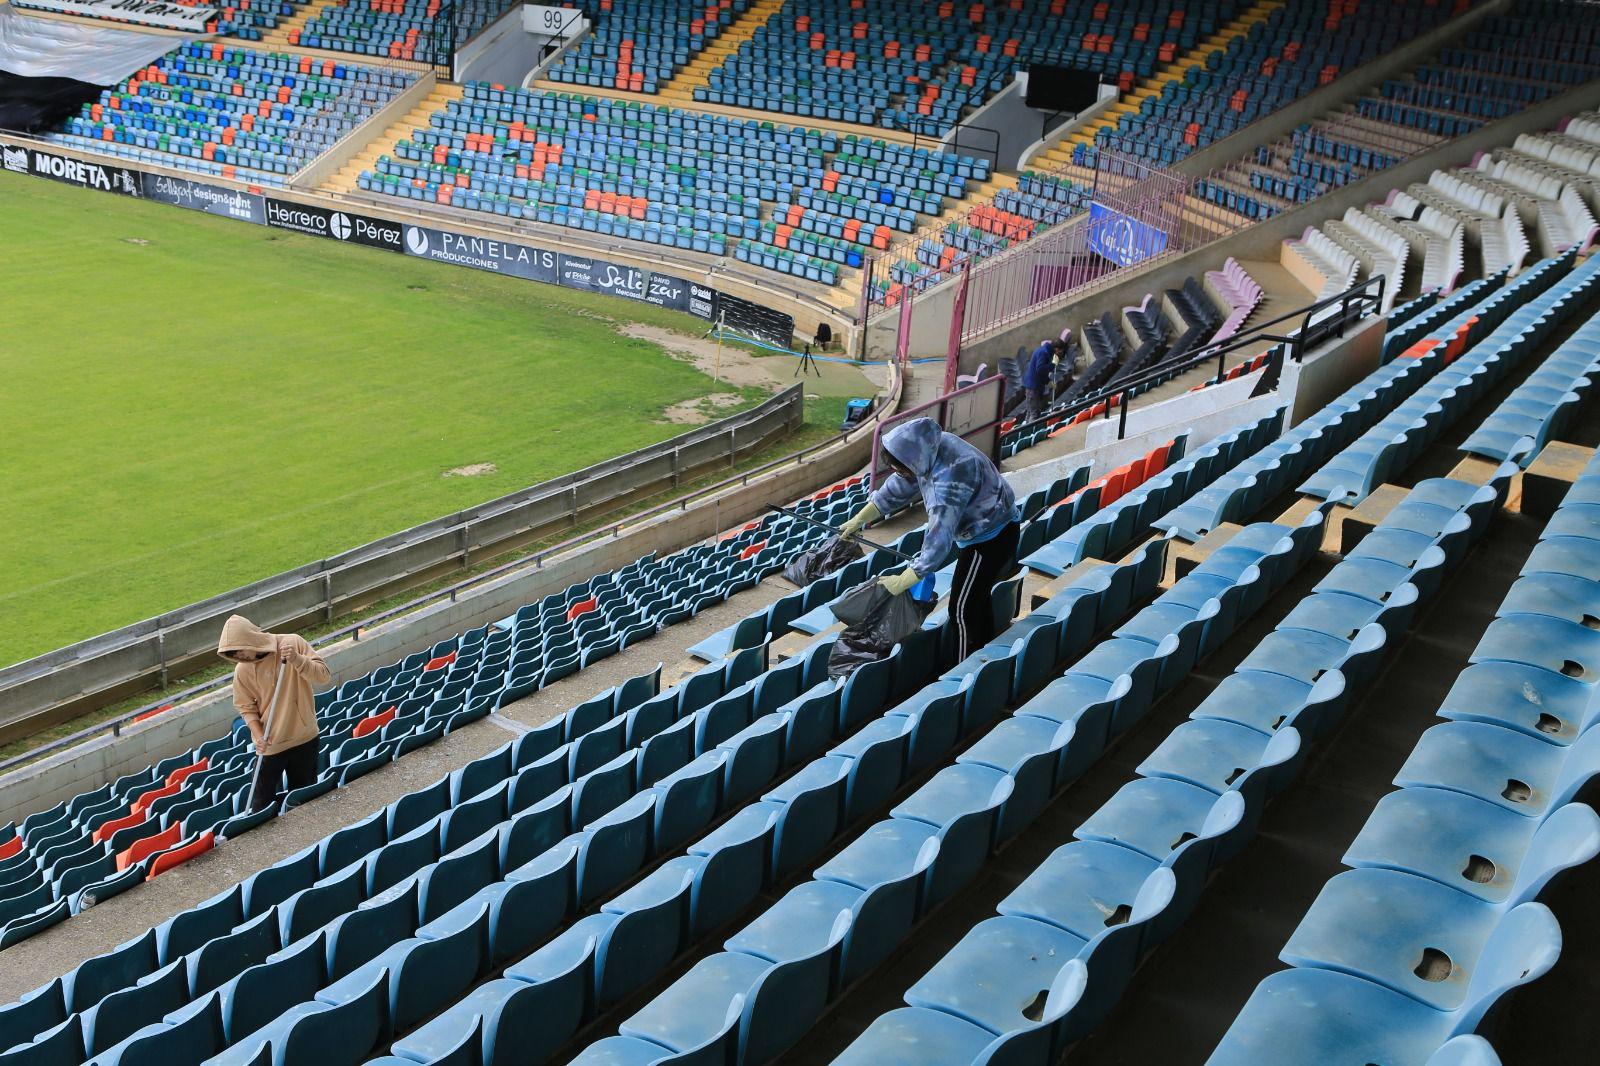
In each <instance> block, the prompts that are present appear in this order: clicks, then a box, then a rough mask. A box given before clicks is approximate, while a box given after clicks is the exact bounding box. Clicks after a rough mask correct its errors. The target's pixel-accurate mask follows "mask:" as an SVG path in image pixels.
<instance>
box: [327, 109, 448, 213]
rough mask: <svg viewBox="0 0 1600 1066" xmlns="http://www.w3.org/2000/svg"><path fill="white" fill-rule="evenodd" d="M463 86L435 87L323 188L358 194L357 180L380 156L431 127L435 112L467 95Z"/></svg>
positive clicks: (369, 143)
mask: <svg viewBox="0 0 1600 1066" xmlns="http://www.w3.org/2000/svg"><path fill="white" fill-rule="evenodd" d="M465 91H466V90H465V89H463V88H462V87H461V86H460V85H456V84H455V83H453V82H440V83H439V84H438V85H436V86H434V89H433V92H431V93H429V94H428V95H427V96H426V97H425V98H424V99H423V100H422V102H421V103H419V104H418V105H417V106H416V107H414V108H412V109H411V110H410V111H409V112H407V113H406V115H405V117H404V118H402V119H400V120H399V121H398V122H396V123H394V124H393V125H391V126H390V127H389V128H388V129H386V130H384V131H383V133H382V134H381V135H379V136H378V137H375V138H373V139H372V140H371V141H369V142H368V143H367V146H366V147H365V148H363V149H362V150H361V151H360V152H358V153H357V154H356V155H355V156H353V157H352V158H351V160H350V161H349V162H348V163H346V164H345V165H344V167H343V168H341V169H340V171H339V172H338V173H337V174H335V175H334V176H333V177H331V178H329V179H328V180H327V181H325V182H323V183H322V188H324V189H326V190H328V191H329V192H340V193H351V192H355V191H356V179H357V178H359V177H360V176H361V172H362V171H363V170H371V169H372V167H373V166H374V165H375V164H376V163H377V162H378V157H379V156H382V155H387V154H389V153H391V152H393V151H394V146H395V144H396V143H398V142H399V141H400V139H401V138H403V137H409V136H410V135H411V131H412V130H415V129H420V128H422V127H424V126H426V125H427V124H428V121H429V119H430V118H432V116H433V113H434V112H435V111H442V110H444V108H445V106H446V105H447V104H449V103H450V101H452V100H459V99H461V97H462V95H463V94H464V93H465Z"/></svg>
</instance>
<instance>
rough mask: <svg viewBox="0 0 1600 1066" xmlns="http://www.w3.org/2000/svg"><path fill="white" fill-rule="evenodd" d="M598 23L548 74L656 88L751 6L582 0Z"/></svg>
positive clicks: (741, 0)
mask: <svg viewBox="0 0 1600 1066" xmlns="http://www.w3.org/2000/svg"><path fill="white" fill-rule="evenodd" d="M565 6H572V7H576V8H577V9H578V10H580V11H582V12H583V13H584V14H585V15H586V16H587V17H588V18H589V20H590V22H591V24H592V25H593V27H594V29H593V30H592V32H591V33H590V34H589V35H588V36H586V37H584V38H583V40H581V41H579V42H578V44H577V45H576V46H575V47H573V48H571V49H569V50H568V51H567V52H566V53H565V54H564V55H563V56H562V57H561V61H560V62H559V63H557V64H556V65H555V66H554V67H552V68H551V69H550V72H549V73H548V74H547V75H546V77H548V78H549V79H550V80H551V81H559V82H565V83H567V84H570V85H579V86H590V87H605V88H608V89H609V88H616V89H625V90H628V91H630V92H636V93H654V92H656V91H657V90H658V89H659V88H660V87H661V86H662V85H664V84H666V83H667V82H668V81H670V80H671V79H672V77H673V76H674V75H675V74H677V73H678V71H680V70H682V69H683V68H684V67H685V66H686V65H688V63H689V62H690V61H691V60H693V59H694V58H695V57H696V56H698V55H700V54H701V53H702V52H703V51H704V50H705V49H706V46H707V45H709V44H710V43H711V42H712V41H714V40H716V39H717V36H718V35H719V34H720V33H721V32H722V31H723V30H725V29H727V28H728V26H729V25H731V24H732V23H733V22H734V21H735V20H737V19H738V18H739V16H740V15H742V14H743V13H744V12H745V11H747V10H749V8H750V6H751V5H750V0H715V2H713V3H709V4H708V3H703V2H701V0H648V2H647V3H617V2H614V0H582V2H581V3H577V4H570V5H565Z"/></svg>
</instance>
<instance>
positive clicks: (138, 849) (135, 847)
mask: <svg viewBox="0 0 1600 1066" xmlns="http://www.w3.org/2000/svg"><path fill="white" fill-rule="evenodd" d="M182 839H183V823H181V822H174V823H173V824H172V825H169V826H167V828H165V829H163V830H162V831H161V832H159V833H157V834H156V835H155V836H153V837H145V838H144V839H143V840H135V841H134V842H133V844H132V845H131V846H130V847H129V848H128V850H127V851H120V852H118V853H117V870H118V871H122V870H126V869H127V868H128V867H130V866H132V865H133V864H134V863H136V862H143V861H144V860H145V859H146V858H148V857H149V856H151V855H154V854H155V853H156V852H158V851H166V850H167V849H168V848H170V847H172V846H173V845H174V844H176V843H178V841H180V840H182Z"/></svg>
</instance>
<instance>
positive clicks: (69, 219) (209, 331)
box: [0, 174, 787, 664]
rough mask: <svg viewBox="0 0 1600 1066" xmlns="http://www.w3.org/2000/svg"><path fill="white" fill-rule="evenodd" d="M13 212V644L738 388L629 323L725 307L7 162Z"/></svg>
mask: <svg viewBox="0 0 1600 1066" xmlns="http://www.w3.org/2000/svg"><path fill="white" fill-rule="evenodd" d="M0 232H3V233H4V237H5V245H6V253H5V259H4V264H3V267H0V307H3V308H4V314H3V322H0V440H3V442H4V443H3V446H0V484H3V486H4V489H3V496H0V500H3V504H0V619H3V622H0V664H8V663H12V662H15V661H17V660H20V659H24V658H27V657H30V656H32V655H36V654H39V653H41V652H44V651H47V650H49V649H52V648H55V647H59V646H61V645H63V644H66V643H70V642H72V641H76V640H81V639H84V638H86V637H89V636H92V635H94V634H96V633H99V632H102V631H104V630H107V629H111V628H115V627H118V626H122V625H126V624H128V623H131V622H135V621H138V620H140V619H142V618H146V617H149V616H151V615H154V614H158V613H160V612H162V611H166V610H171V609H174V608H176V607H180V606H182V605H184V604H187V603H190V602H192V601H194V600H197V599H202V598H204V597H207V596H211V595H215V594H217V593H220V592H224V591H226V590H228V589H230V588H234V587H236V586H238V585H240V584H243V583H246V582H249V581H252V580H256V579H259V578H262V577H266V576H269V575H271V574H274V573H277V572H279V571H282V570H285V569H288V568H290V567H293V566H297V565H300V564H302V563H305V562H309V561H311V560H314V559H317V558H321V557H323V556H326V555H329V554H332V553H335V552H338V551H342V550H344V549H347V548H350V547H354V546H356V545H358V544H361V543H363V542H365V541H368V540H371V539H373V538H374V537H378V536H382V535H384V534H387V533H392V532H395V531H397V530H400V529H403V528H405V527H407V526H410V525H413V524H415V523H417V522H421V521H425V520H427V519H431V518H434V517H437V516H439V515H441V514H445V513H448V512H450V511H452V510H455V509H458V508H461V507H465V506H470V505H472V504H476V503H480V502H482V501H484V500H488V499H492V498H494V497H496V496H500V495H503V494H505V493H507V492H512V491H515V490H517V489H520V488H523V487H525V486H527V485H530V484H533V483H536V482H539V481H542V480H545V479H547V478H551V477H554V476H557V475H560V474H563V473H566V472H569V471H572V470H575V469H578V468H580V467H583V466H587V465H589V464H591V463H594V462H597V461H599V460H602V459H605V458H607V457H609V456H612V455H615V454H618V453H620V452H625V451H628V450H631V449H634V448H639V447H642V446H644V445H646V444H649V443H651V442H654V441H658V440H662V439H664V438H666V437H670V436H673V435H674V434H676V433H680V432H682V431H683V430H684V429H685V428H686V427H685V426H684V425H681V424H673V423H672V422H670V421H668V420H666V419H665V418H664V417H663V412H664V410H665V409H666V408H668V407H669V406H671V405H674V404H679V403H682V402H684V401H691V400H693V399H695V398H697V397H701V396H705V395H707V394H710V393H714V392H727V391H728V389H727V388H726V387H719V386H718V385H716V383H715V382H714V381H713V380H712V378H711V377H710V376H709V375H707V374H704V373H701V372H700V371H698V370H696V369H695V368H694V366H693V365H692V364H691V363H690V362H688V361H686V360H684V359H680V358H675V357H673V356H672V355H670V354H669V353H667V352H666V351H665V350H664V349H663V348H661V347H660V346H659V345H658V344H656V343H653V342H651V341H647V340H642V339H634V338H630V337H627V336H624V335H623V334H621V333H620V332H618V329H619V328H620V327H622V326H625V325H627V324H628V323H644V324H647V325H651V326H657V327H668V328H674V329H677V330H679V331H681V332H683V333H685V334H688V333H693V334H695V335H698V334H699V333H702V332H703V331H704V328H705V327H704V323H699V322H698V321H697V320H695V319H692V318H690V317H688V316H686V315H680V314H677V313H674V312H668V311H661V310H659V309H656V308H651V307H646V306H634V305H627V304H623V303H622V301H619V300H616V299H614V298H608V297H603V296H597V295H592V294H587V293H581V292H574V291H572V290H567V289H559V288H556V287H554V286H547V285H536V284H529V283H527V282H523V281H518V280H515V279H511V278H502V277H498V276H495V275H492V274H485V273H481V272H477V271H472V270H463V269H459V268H455V267H450V266H445V265H439V264H434V263H428V262H425V261H422V260H418V259H411V258H406V257H401V256H396V255H392V254H389V253H385V252H380V251H374V250H368V249H363V248H357V247H351V246H345V245H339V244H335V243H333V242H330V241H326V240H320V239H317V238H311V237H300V236H296V235H292V234H286V233H283V232H280V231H272V230H267V229H264V228H258V227H253V226H246V225H241V224H239V223H236V222H231V221H228V220H226V219H221V218H213V217H210V216H207V215H204V214H200V213H197V212H189V211H183V210H178V209H175V208H171V207H166V206H162V205H157V204H149V203H143V202H139V201H132V200H125V199H121V198H118V197H111V196H103V195H99V194H96V193H91V192H86V191H84V190H81V189H76V188H71V187H68V186H64V185H55V184H52V183H50V182H45V181H39V180H34V179H29V178H25V177H18V176H14V175H7V174H0ZM619 313H621V314H625V315H626V321H625V322H624V321H615V320H613V316H617V315H618V314H619ZM784 376H785V377H787V374H785V375H784ZM739 392H740V397H741V400H742V402H743V403H744V404H746V405H748V404H750V403H753V402H756V401H757V400H759V399H760V397H761V396H762V395H763V393H762V392H761V391H759V390H756V389H753V388H746V389H743V390H739ZM734 409H736V407H734V406H729V407H725V408H721V409H719V410H718V411H717V414H719V415H720V414H723V413H728V412H730V411H732V410H734ZM479 464H493V468H494V469H493V472H492V473H481V474H476V475H473V476H446V472H447V471H452V470H456V469H459V468H463V467H477V466H478V465H479Z"/></svg>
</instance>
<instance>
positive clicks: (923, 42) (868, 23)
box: [694, 0, 1241, 137]
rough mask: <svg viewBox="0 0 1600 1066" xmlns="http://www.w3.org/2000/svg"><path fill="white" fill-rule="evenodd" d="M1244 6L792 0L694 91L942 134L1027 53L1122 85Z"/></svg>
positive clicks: (701, 96)
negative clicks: (935, 3) (864, 3)
mask: <svg viewBox="0 0 1600 1066" xmlns="http://www.w3.org/2000/svg"><path fill="white" fill-rule="evenodd" d="M1240 6H1241V5H1239V4H1238V3H1236V2H1234V0H1204V2H1199V3H1187V4H1173V3H1170V2H1168V0H1141V2H1139V3H1133V4H1108V3H1095V4H1067V3H1064V2H1061V0H1056V2H1053V3H1049V4H1044V3H1032V4H1023V3H1009V4H989V5H981V4H979V5H966V6H963V5H959V4H954V3H948V4H941V5H938V6H937V7H933V8H930V7H929V6H928V5H923V4H915V3H878V4H874V5H872V6H871V7H870V8H868V7H866V6H865V5H862V4H858V3H854V2H851V0H827V2H824V3H817V2H814V0H805V2H800V0H790V2H788V3H785V4H784V5H783V6H782V7H781V8H780V9H779V10H778V11H777V12H776V13H774V14H772V15H771V16H770V17H769V18H768V19H767V20H766V22H765V23H764V24H763V25H761V26H760V27H759V28H758V29H756V31H755V33H754V35H753V36H752V37H750V39H749V40H746V41H744V42H743V43H741V44H740V45H739V48H738V50H737V51H736V52H735V53H734V54H733V55H731V56H729V57H728V58H727V59H725V60H724V61H723V62H722V64H721V65H720V66H718V67H717V68H716V69H714V70H713V71H712V72H711V73H710V77H709V81H708V83H707V84H706V85H705V86H701V87H696V88H695V90H694V99H696V100H698V101H703V102H710V103H718V104H729V105H733V106H737V107H744V108H755V109H758V110H766V111H780V112H782V113H784V114H786V115H799V116H803V117H810V118H820V119H831V120H833V121H843V122H852V123H859V124H861V125H878V126H884V127H887V128H890V129H903V130H909V131H913V132H916V133H920V134H926V135H930V136H934V137H942V136H944V135H945V134H946V133H948V132H949V131H950V129H951V128H952V127H953V126H954V125H955V124H956V123H957V122H958V121H960V119H961V118H962V117H963V116H964V115H965V114H967V113H968V112H969V111H970V110H971V109H974V108H977V107H981V106H982V105H983V104H984V103H985V102H986V101H987V100H988V99H989V98H990V97H991V96H993V95H994V94H995V93H996V92H998V91H1000V90H1001V89H1002V88H1004V87H1005V86H1006V85H1008V84H1010V82H1011V80H1012V77H1013V75H1014V74H1015V73H1016V72H1017V71H1020V70H1024V69H1026V68H1028V67H1029V66H1032V65H1045V64H1048V65H1052V66H1072V67H1076V68H1078V69H1081V70H1087V71H1092V72H1094V73H1096V74H1098V75H1099V76H1100V79H1101V80H1102V81H1105V82H1109V83H1113V84H1117V85H1119V86H1120V87H1121V88H1123V89H1124V90H1126V89H1128V88H1130V87H1131V86H1132V85H1133V83H1134V81H1135V80H1136V79H1139V78H1145V77H1148V76H1149V75H1150V74H1151V73H1153V72H1154V70H1155V69H1156V67H1157V65H1158V64H1161V63H1169V62H1171V61H1172V60H1173V59H1174V58H1175V57H1176V56H1177V55H1179V54H1181V53H1183V52H1187V51H1189V50H1191V49H1193V48H1194V47H1195V45H1196V44H1197V43H1198V42H1200V41H1201V40H1203V39H1205V38H1207V37H1209V36H1211V35H1212V34H1213V33H1215V32H1216V30H1217V29H1218V28H1219V27H1220V26H1221V25H1223V24H1224V23H1226V22H1228V21H1229V20H1231V19H1232V18H1233V17H1234V13H1235V12H1236V11H1237V10H1238V9H1239V7H1240Z"/></svg>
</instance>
